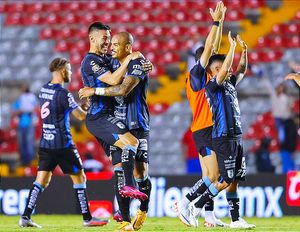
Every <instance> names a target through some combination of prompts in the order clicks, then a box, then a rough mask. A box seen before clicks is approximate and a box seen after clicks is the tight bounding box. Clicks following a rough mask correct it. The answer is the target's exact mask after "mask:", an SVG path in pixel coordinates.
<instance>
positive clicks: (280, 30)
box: [272, 24, 285, 35]
mask: <svg viewBox="0 0 300 232" xmlns="http://www.w3.org/2000/svg"><path fill="white" fill-rule="evenodd" d="M284 28H285V25H283V24H280V25H274V26H273V27H272V32H273V33H274V34H282V35H283V34H284Z"/></svg>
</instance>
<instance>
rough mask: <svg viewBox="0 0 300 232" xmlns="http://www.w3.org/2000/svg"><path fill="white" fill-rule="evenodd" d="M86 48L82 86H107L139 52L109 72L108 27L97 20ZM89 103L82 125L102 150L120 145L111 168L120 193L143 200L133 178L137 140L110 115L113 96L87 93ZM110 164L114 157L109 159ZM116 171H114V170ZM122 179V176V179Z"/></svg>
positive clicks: (119, 78) (118, 76)
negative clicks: (116, 157) (88, 94)
mask: <svg viewBox="0 0 300 232" xmlns="http://www.w3.org/2000/svg"><path fill="white" fill-rule="evenodd" d="M88 32H89V42H90V50H89V53H88V54H86V56H85V57H84V59H83V61H82V63H81V75H82V80H83V83H84V86H87V87H92V88H94V87H95V88H96V87H107V86H109V85H116V84H119V83H120V82H121V81H122V78H123V75H124V74H125V72H126V70H127V66H128V64H129V62H130V61H131V60H134V59H136V58H139V57H142V55H141V54H140V53H139V52H134V53H131V54H130V55H128V56H127V57H126V58H125V59H124V62H123V63H122V65H121V66H120V67H119V68H118V69H117V70H115V71H114V72H113V73H112V68H113V67H112V65H111V59H112V58H111V55H108V54H107V51H108V46H109V44H110V37H111V35H110V28H109V26H107V25H104V24H102V23H100V22H95V23H93V24H91V25H90V27H89V30H88ZM90 100H91V106H90V108H89V109H88V113H87V117H86V126H87V128H88V130H89V132H90V133H91V134H93V135H94V136H95V137H96V138H97V140H98V141H99V142H100V144H102V146H103V147H104V149H105V150H106V154H109V153H116V154H120V153H119V152H115V151H114V150H118V149H121V150H122V152H121V154H120V155H119V156H120V157H119V159H120V160H121V162H122V167H121V168H119V169H118V170H115V174H116V176H117V179H119V182H118V183H119V184H120V185H119V187H120V188H119V191H120V194H121V195H123V196H126V197H131V198H138V199H141V200H145V199H146V198H147V195H146V194H144V193H142V192H140V191H138V190H137V189H136V188H135V187H134V186H135V183H134V182H135V181H134V179H133V169H134V157H135V155H136V152H137V147H138V144H139V141H138V139H137V138H135V137H134V136H133V135H132V134H131V133H130V132H129V129H128V127H127V126H126V125H125V124H124V123H123V122H122V121H121V120H119V119H118V118H116V117H114V115H113V109H114V108H113V101H114V99H113V98H109V97H104V96H100V95H93V96H91V99H90ZM113 164H115V163H114V160H113ZM117 172H118V173H117ZM124 179H125V180H124Z"/></svg>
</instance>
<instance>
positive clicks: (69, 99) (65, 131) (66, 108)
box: [39, 83, 78, 149]
mask: <svg viewBox="0 0 300 232" xmlns="http://www.w3.org/2000/svg"><path fill="white" fill-rule="evenodd" d="M39 99H40V107H41V118H42V121H43V131H42V137H41V141H40V147H41V148H47V149H62V148H68V147H70V146H71V145H74V143H73V141H72V136H71V133H70V113H71V112H72V111H73V110H74V109H76V108H77V107H78V105H77V103H76V102H75V100H74V98H73V95H72V94H71V93H70V92H69V91H68V90H66V89H65V88H63V87H62V86H61V85H60V84H51V83H47V84H45V85H44V86H43V87H42V89H41V90H40V93H39Z"/></svg>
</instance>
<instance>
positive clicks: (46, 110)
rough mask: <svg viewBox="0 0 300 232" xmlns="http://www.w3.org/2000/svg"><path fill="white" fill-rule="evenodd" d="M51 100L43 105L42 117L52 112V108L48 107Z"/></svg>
mask: <svg viewBox="0 0 300 232" xmlns="http://www.w3.org/2000/svg"><path fill="white" fill-rule="evenodd" d="M49 104H50V102H45V103H44V104H43V105H42V107H41V117H42V119H44V118H46V117H48V115H49V114H50V110H49V109H48V108H47V107H48V106H49Z"/></svg>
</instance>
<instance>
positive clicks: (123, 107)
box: [112, 59, 150, 131]
mask: <svg viewBox="0 0 300 232" xmlns="http://www.w3.org/2000/svg"><path fill="white" fill-rule="evenodd" d="M113 60H115V59H113ZM142 62H143V59H135V60H132V61H130V62H129V64H128V69H127V72H126V74H125V77H124V78H128V77H134V78H137V79H139V83H138V84H137V86H135V87H134V89H133V90H131V92H130V93H129V94H128V95H127V96H126V97H115V111H114V115H115V117H116V118H118V119H120V120H122V121H123V122H124V123H125V124H126V125H127V126H128V128H129V130H132V129H137V128H143V129H144V131H149V129H150V127H149V110H148V106H147V102H146V95H147V89H148V83H149V76H148V74H146V73H145V71H144V70H143V68H142ZM119 66H120V64H119ZM112 67H113V68H114V70H116V69H117V68H118V67H117V66H116V62H115V61H114V63H113V65H112Z"/></svg>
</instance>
